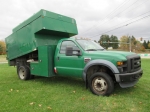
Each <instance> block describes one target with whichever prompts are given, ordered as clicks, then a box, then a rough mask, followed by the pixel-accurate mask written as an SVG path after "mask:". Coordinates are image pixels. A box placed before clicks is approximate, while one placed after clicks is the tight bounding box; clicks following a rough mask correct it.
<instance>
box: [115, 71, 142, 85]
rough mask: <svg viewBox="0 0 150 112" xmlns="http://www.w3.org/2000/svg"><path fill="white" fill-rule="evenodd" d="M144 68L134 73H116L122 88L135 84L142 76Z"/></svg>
mask: <svg viewBox="0 0 150 112" xmlns="http://www.w3.org/2000/svg"><path fill="white" fill-rule="evenodd" d="M142 74H143V70H141V69H140V70H138V71H136V72H132V73H124V74H115V77H116V81H117V82H119V84H120V86H121V87H122V88H127V87H132V86H134V85H135V84H136V83H137V81H138V80H139V78H141V77H142Z"/></svg>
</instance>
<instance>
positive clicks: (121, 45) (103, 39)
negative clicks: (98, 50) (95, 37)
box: [98, 35, 150, 52]
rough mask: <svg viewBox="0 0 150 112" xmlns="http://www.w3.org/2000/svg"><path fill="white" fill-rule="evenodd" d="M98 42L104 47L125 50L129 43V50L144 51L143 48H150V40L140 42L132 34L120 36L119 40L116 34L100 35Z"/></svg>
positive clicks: (127, 48) (127, 49)
mask: <svg viewBox="0 0 150 112" xmlns="http://www.w3.org/2000/svg"><path fill="white" fill-rule="evenodd" d="M98 42H99V44H100V45H101V46H103V47H104V48H105V49H108V48H109V47H112V49H121V50H125V51H129V50H130V44H131V51H132V52H135V51H144V50H145V49H149V48H150V42H149V41H148V42H147V43H146V41H144V43H143V44H142V43H141V42H140V41H139V40H137V39H136V38H135V37H134V36H126V35H124V36H122V37H121V38H120V40H119V39H118V37H117V36H114V35H111V36H109V35H101V36H100V39H99V41H98Z"/></svg>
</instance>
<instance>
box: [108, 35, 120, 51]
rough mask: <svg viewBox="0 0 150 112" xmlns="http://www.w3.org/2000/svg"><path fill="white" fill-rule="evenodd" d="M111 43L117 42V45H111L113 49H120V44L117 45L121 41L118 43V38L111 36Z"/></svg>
mask: <svg viewBox="0 0 150 112" xmlns="http://www.w3.org/2000/svg"><path fill="white" fill-rule="evenodd" d="M110 42H116V43H110V46H111V47H112V48H113V49H117V48H118V44H119V43H117V42H119V41H118V38H117V36H113V35H111V37H110Z"/></svg>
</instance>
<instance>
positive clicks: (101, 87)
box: [89, 72, 114, 96]
mask: <svg viewBox="0 0 150 112" xmlns="http://www.w3.org/2000/svg"><path fill="white" fill-rule="evenodd" d="M89 87H90V90H91V91H92V93H94V94H96V95H102V96H109V95H110V94H111V93H112V92H113V90H114V83H113V80H112V78H111V77H110V76H109V75H108V74H106V73H103V72H97V73H94V74H93V75H91V77H90V79H89Z"/></svg>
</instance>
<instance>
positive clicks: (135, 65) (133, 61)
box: [127, 54, 141, 73]
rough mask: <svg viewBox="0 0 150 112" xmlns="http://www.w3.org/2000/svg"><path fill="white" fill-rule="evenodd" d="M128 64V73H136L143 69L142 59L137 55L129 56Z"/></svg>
mask: <svg viewBox="0 0 150 112" xmlns="http://www.w3.org/2000/svg"><path fill="white" fill-rule="evenodd" d="M127 63H128V67H127V72H128V73H131V72H135V71H137V70H140V68H141V58H140V56H139V55H137V54H134V55H130V56H127Z"/></svg>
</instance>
